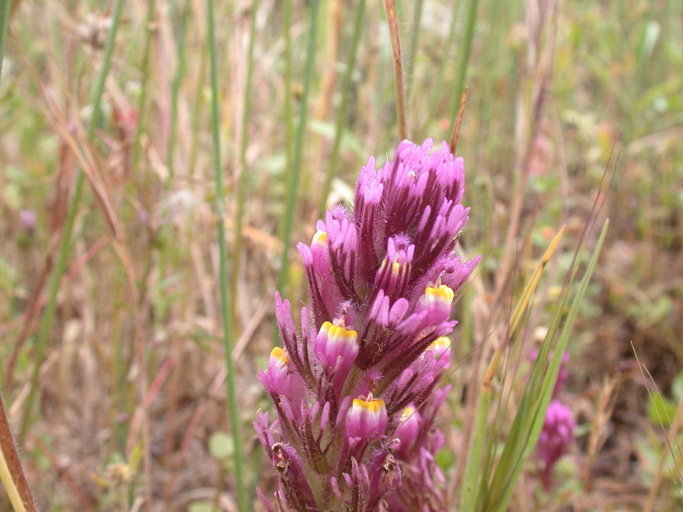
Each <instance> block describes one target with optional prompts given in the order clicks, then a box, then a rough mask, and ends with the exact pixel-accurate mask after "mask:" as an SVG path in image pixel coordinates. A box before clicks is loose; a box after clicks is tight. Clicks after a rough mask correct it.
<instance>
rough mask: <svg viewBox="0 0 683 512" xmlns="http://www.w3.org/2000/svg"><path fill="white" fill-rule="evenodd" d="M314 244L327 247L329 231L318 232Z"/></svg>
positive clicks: (314, 236) (314, 237)
mask: <svg viewBox="0 0 683 512" xmlns="http://www.w3.org/2000/svg"><path fill="white" fill-rule="evenodd" d="M313 243H314V244H321V245H327V231H316V232H315V235H313Z"/></svg>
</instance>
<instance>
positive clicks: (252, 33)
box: [230, 0, 259, 324]
mask: <svg viewBox="0 0 683 512" xmlns="http://www.w3.org/2000/svg"><path fill="white" fill-rule="evenodd" d="M258 7H259V0H252V3H251V20H250V23H249V43H248V48H247V76H246V79H245V84H244V94H243V102H244V103H243V105H244V106H243V112H242V127H241V128H242V130H241V140H240V154H239V159H240V160H239V162H240V171H239V172H240V174H239V178H238V181H237V212H236V214H235V231H234V241H233V250H232V275H233V279H232V281H231V282H230V285H231V286H230V294H231V296H232V297H237V282H238V278H239V274H240V270H239V269H240V258H241V256H242V227H243V226H242V224H243V223H244V204H245V199H246V192H247V177H248V173H247V147H248V145H249V119H250V117H251V90H252V82H253V78H252V77H253V74H254V46H255V44H254V43H255V41H256V12H257V11H258ZM232 306H233V309H234V306H235V302H233V303H232ZM230 314H231V315H232V316H233V319H234V317H235V312H234V311H231V312H230ZM233 324H234V320H233Z"/></svg>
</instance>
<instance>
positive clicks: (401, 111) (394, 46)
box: [384, 0, 408, 139]
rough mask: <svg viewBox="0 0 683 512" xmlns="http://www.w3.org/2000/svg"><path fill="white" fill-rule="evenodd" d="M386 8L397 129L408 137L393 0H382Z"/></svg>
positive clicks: (401, 62)
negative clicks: (391, 56)
mask: <svg viewBox="0 0 683 512" xmlns="http://www.w3.org/2000/svg"><path fill="white" fill-rule="evenodd" d="M384 5H385V7H386V10H387V22H388V23H389V33H390V34H391V50H392V52H393V56H394V77H395V79H396V112H397V115H398V129H399V133H400V135H401V139H407V138H408V112H407V110H408V107H407V105H406V89H405V83H404V78H403V56H402V54H401V38H400V36H399V32H398V20H397V19H396V4H395V1H394V0H384Z"/></svg>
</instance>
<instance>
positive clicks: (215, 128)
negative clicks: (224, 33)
mask: <svg viewBox="0 0 683 512" xmlns="http://www.w3.org/2000/svg"><path fill="white" fill-rule="evenodd" d="M206 6H207V14H208V15H207V23H208V46H209V60H210V69H211V135H212V138H213V167H214V177H215V181H216V201H215V210H216V231H217V234H218V261H219V276H218V278H219V288H220V294H221V319H222V322H223V349H224V352H225V366H226V369H227V378H226V385H227V393H228V408H229V410H230V427H231V430H232V438H233V445H234V449H235V453H234V464H235V487H236V488H237V503H238V508H239V510H240V511H241V512H246V511H247V510H249V506H248V503H247V495H246V492H245V489H244V484H243V481H244V478H243V467H242V463H243V459H242V440H241V436H240V424H239V411H238V408H237V392H236V387H235V366H234V363H233V360H232V347H233V341H234V340H233V336H234V333H233V326H232V317H231V315H230V304H229V299H230V297H229V296H228V279H229V275H228V265H227V260H228V255H227V247H226V245H227V244H226V236H225V199H224V197H223V172H222V169H221V139H220V126H219V125H220V111H219V102H218V64H217V57H216V34H215V15H214V2H213V0H206Z"/></svg>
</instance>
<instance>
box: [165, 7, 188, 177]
mask: <svg viewBox="0 0 683 512" xmlns="http://www.w3.org/2000/svg"><path fill="white" fill-rule="evenodd" d="M190 11H191V5H190V0H187V1H186V2H185V7H184V8H183V12H182V15H181V16H182V18H181V21H180V32H179V33H178V43H177V48H178V64H177V66H176V71H175V74H174V75H173V82H172V83H171V114H170V118H171V119H170V121H169V132H168V153H167V155H166V165H167V166H168V181H169V183H170V182H171V181H172V180H173V177H174V176H175V159H174V154H175V139H176V134H177V129H178V127H177V123H178V95H179V94H180V85H181V84H182V82H183V76H185V54H186V52H185V46H186V45H185V36H186V34H187V25H188V22H189V20H190Z"/></svg>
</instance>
